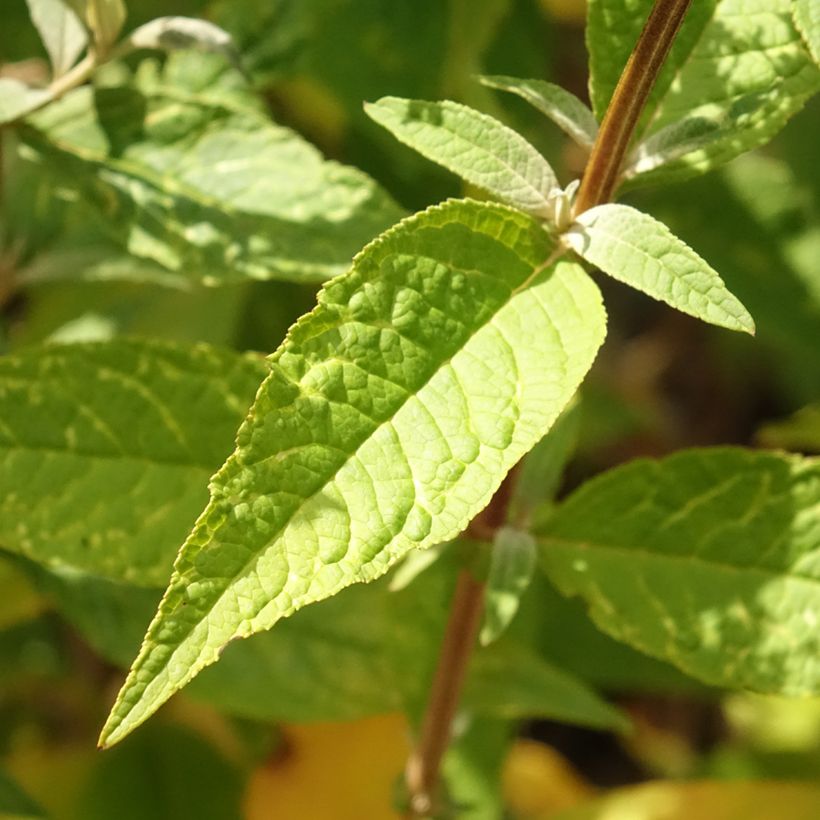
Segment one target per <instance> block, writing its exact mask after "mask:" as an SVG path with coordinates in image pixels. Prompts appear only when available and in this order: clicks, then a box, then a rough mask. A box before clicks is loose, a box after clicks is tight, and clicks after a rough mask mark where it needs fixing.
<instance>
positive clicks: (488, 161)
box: [365, 97, 556, 217]
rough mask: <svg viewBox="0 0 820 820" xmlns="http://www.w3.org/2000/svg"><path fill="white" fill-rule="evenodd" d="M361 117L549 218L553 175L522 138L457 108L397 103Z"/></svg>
mask: <svg viewBox="0 0 820 820" xmlns="http://www.w3.org/2000/svg"><path fill="white" fill-rule="evenodd" d="M365 111H367V113H368V114H369V115H370V117H371V118H372V119H374V120H375V121H376V122H377V123H379V125H383V126H384V127H385V128H387V129H388V130H390V131H391V132H392V133H393V134H395V135H396V136H397V137H398V138H399V139H400V140H401V141H402V142H404V143H405V144H407V145H409V146H411V147H412V148H415V149H416V150H417V151H419V153H421V154H423V155H424V156H425V157H427V158H428V159H432V160H433V161H434V162H437V163H439V165H443V166H444V167H445V168H448V169H449V170H451V171H453V173H456V174H458V175H459V176H460V177H463V178H464V179H465V180H467V182H470V183H472V184H473V185H476V186H478V187H479V188H482V189H483V190H485V191H487V192H488V193H490V194H492V195H493V196H495V197H497V198H498V199H500V200H501V201H502V202H506V203H507V204H508V205H512V206H513V207H516V208H520V209H521V210H522V211H527V212H528V213H532V214H535V215H536V216H541V217H544V216H546V215H547V214H548V213H549V210H550V208H549V203H548V199H547V198H548V195H549V193H550V191H552V189H553V188H555V186H556V180H555V173H554V172H553V170H552V168H550V166H549V163H548V162H547V161H546V160H545V159H544V158H543V157H542V156H541V155H540V154H539V153H538V152H537V151H536V150H535V148H533V147H532V146H531V145H530V144H529V143H528V142H527V141H526V140H525V139H524V138H523V137H521V136H520V135H519V134H517V133H516V132H515V131H513V130H511V129H510V128H507V126H506V125H502V123H500V122H498V121H497V120H494V119H493V118H492V117H488V116H487V115H486V114H481V113H479V112H478V111H474V110H473V109H472V108H468V107H467V106H465V105H459V104H458V103H453V102H441V103H435V102H424V101H423V100H402V99H398V98H396V97H385V98H384V99H381V100H379V101H378V102H375V103H372V104H369V105H367V106H366V107H365Z"/></svg>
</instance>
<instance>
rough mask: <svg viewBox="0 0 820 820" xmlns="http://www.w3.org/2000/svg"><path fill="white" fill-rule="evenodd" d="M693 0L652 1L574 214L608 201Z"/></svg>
mask: <svg viewBox="0 0 820 820" xmlns="http://www.w3.org/2000/svg"><path fill="white" fill-rule="evenodd" d="M691 2H692V0H655V5H654V6H653V8H652V11H651V12H650V14H649V17H648V18H647V21H646V24H645V25H644V27H643V31H642V32H641V36H640V37H639V38H638V42H637V44H636V45H635V48H634V49H633V51H632V54H631V55H630V57H629V60H628V61H627V63H626V66H625V67H624V70H623V73H622V74H621V78H620V79H619V80H618V85H617V86H616V87H615V92H614V93H613V95H612V99H611V100H610V101H609V105H608V106H607V109H606V114H604V121H603V122H602V123H601V128H600V130H599V131H598V138H597V139H596V140H595V145H593V147H592V153H591V154H590V157H589V161H588V162H587V166H586V170H585V171H584V178H583V180H582V182H581V187H580V189H579V190H578V197H577V198H576V200H575V215H576V216H577V215H578V214H580V213H583V212H584V211H586V210H588V209H589V208H592V207H594V206H595V205H600V204H602V203H604V202H609V200H610V199H612V195H613V194H614V193H615V187H616V185H617V183H618V175H619V173H620V170H621V165H622V164H623V160H624V155H625V154H626V149H627V148H628V147H629V142H630V140H631V139H632V134H633V132H634V131H635V126H636V125H637V123H638V118H639V117H640V115H641V112H642V111H643V109H644V106H645V105H646V101H647V99H649V94H650V92H651V91H652V87H653V86H654V84H655V80H656V79H657V77H658V73H659V72H660V69H661V66H662V65H663V62H664V60H665V59H666V57H667V55H668V54H669V50H670V49H671V48H672V43H673V42H674V40H675V35H676V34H677V33H678V30H679V29H680V26H681V23H682V22H683V18H684V16H685V15H686V12H687V10H688V9H689V6H690V4H691Z"/></svg>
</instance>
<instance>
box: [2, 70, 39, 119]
mask: <svg viewBox="0 0 820 820" xmlns="http://www.w3.org/2000/svg"><path fill="white" fill-rule="evenodd" d="M49 99H51V93H50V92H49V91H48V90H47V89H44V88H30V87H29V86H27V85H25V83H21V82H20V81H19V80H13V79H11V77H0V125H2V124H3V123H4V122H12V121H13V120H18V119H20V118H21V117H24V116H25V115H26V114H28V113H30V112H31V111H34V110H35V109H36V108H39V107H40V106H41V105H42V104H43V103H44V102H48V100H49Z"/></svg>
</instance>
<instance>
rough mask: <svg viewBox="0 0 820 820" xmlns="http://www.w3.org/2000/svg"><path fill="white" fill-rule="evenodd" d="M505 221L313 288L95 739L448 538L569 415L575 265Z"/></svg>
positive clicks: (461, 223) (473, 223) (590, 305)
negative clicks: (236, 644) (242, 648)
mask: <svg viewBox="0 0 820 820" xmlns="http://www.w3.org/2000/svg"><path fill="white" fill-rule="evenodd" d="M554 250H555V246H554V244H553V240H552V239H551V238H550V237H549V236H548V234H547V233H546V232H545V231H544V230H543V229H542V228H541V227H540V226H539V225H538V224H537V223H536V222H535V221H534V220H533V219H532V218H530V217H528V216H526V215H525V214H522V213H519V212H516V211H512V210H510V209H508V208H505V207H503V206H497V205H490V204H480V203H476V202H470V201H455V202H450V203H447V204H445V205H443V206H441V207H437V208H432V209H430V210H428V211H426V212H423V213H421V214H418V215H416V216H414V217H411V218H409V219H407V220H405V221H404V222H402V223H401V224H400V225H399V226H397V227H396V228H395V229H393V230H391V231H388V232H387V233H386V234H384V235H383V236H382V237H380V238H379V239H378V240H376V241H375V242H373V243H372V244H371V245H369V246H368V247H367V248H366V249H365V250H364V251H363V252H362V253H361V254H360V255H359V256H358V257H357V258H356V260H355V263H354V267H353V269H352V271H351V272H350V273H349V274H347V275H345V276H343V277H340V278H338V279H337V280H334V281H333V282H331V283H329V284H328V285H327V286H326V287H325V288H324V289H323V291H322V292H321V295H320V299H319V304H318V306H317V307H316V309H315V310H314V311H313V312H312V313H311V314H309V315H307V316H306V317H304V318H303V319H302V320H300V321H299V322H298V323H297V324H296V325H295V326H294V327H293V328H292V329H291V331H290V333H289V334H288V337H287V338H286V340H285V342H284V343H283V344H282V346H281V347H280V349H279V350H278V351H277V352H276V353H275V354H274V355H273V357H272V358H271V364H272V371H271V375H270V376H269V377H268V378H267V379H266V381H265V382H264V384H263V386H262V388H261V389H260V391H259V394H258V396H257V400H256V402H255V404H254V406H253V408H252V409H251V412H250V415H249V417H248V419H247V421H246V422H245V424H244V425H243V426H242V428H241V429H240V431H239V434H238V438H237V450H236V451H235V453H234V454H233V455H232V456H231V457H230V458H229V460H228V461H227V462H226V464H225V465H224V467H223V468H222V469H221V470H220V471H219V473H217V475H216V476H215V477H214V479H213V480H212V483H211V501H210V503H209V505H208V507H207V508H206V510H205V511H204V513H203V514H202V515H201V517H200V519H199V521H198V523H197V525H196V527H195V528H194V531H193V533H192V534H191V536H190V537H189V539H188V540H187V542H186V543H185V545H184V546H183V548H182V550H181V552H180V555H179V557H178V559H177V563H176V566H175V570H174V575H173V577H172V579H171V582H170V586H169V588H168V590H167V592H166V594H165V597H164V599H163V601H162V603H161V605H160V609H159V612H158V614H157V616H156V618H155V620H154V623H153V624H152V626H151V627H150V628H149V631H148V634H147V637H146V640H145V642H144V644H143V647H142V650H141V652H140V655H139V657H138V658H137V660H136V662H135V664H134V666H133V668H132V671H131V673H130V675H129V677H128V680H127V681H126V683H125V686H124V688H123V691H122V692H121V694H120V697H119V699H118V701H117V703H116V705H115V707H114V709H113V711H112V714H111V716H110V718H109V722H108V724H107V725H106V727H105V728H104V730H103V734H102V738H101V742H103V743H104V744H111V743H114V742H116V741H117V740H119V739H120V738H122V737H123V736H124V735H125V734H127V733H128V732H129V731H130V730H131V729H133V728H134V727H135V726H136V725H138V724H139V723H141V722H142V721H143V720H145V719H146V718H147V717H148V716H149V715H150V714H151V713H152V712H153V711H155V710H156V709H157V708H158V707H159V706H160V705H161V704H162V703H163V702H164V701H165V700H167V698H168V697H170V695H171V694H173V693H174V692H175V691H177V690H178V689H180V688H181V687H182V686H184V685H185V684H186V683H187V682H188V681H189V680H191V678H193V677H194V676H195V675H196V674H197V673H198V672H199V671H200V670H201V669H202V668H204V667H205V666H207V665H209V664H211V663H213V662H214V661H216V660H217V658H218V657H219V653H220V651H221V649H222V647H223V646H224V645H225V644H226V643H227V642H228V641H230V640H231V639H233V638H236V637H246V636H248V635H251V634H253V633H254V632H259V631H261V630H264V629H268V628H270V627H271V626H272V625H273V624H274V623H275V622H276V621H277V620H279V619H280V618H282V617H285V616H287V615H289V614H291V613H292V612H294V611H295V610H296V609H298V608H300V607H302V606H304V605H306V604H309V603H311V602H313V601H318V600H321V599H323V598H327V597H330V596H331V595H333V594H335V593H336V592H337V591H339V590H340V589H342V588H343V587H345V586H348V585H349V584H351V583H355V582H359V581H368V580H372V579H374V578H376V577H378V576H379V575H382V574H383V573H384V572H385V571H386V570H387V569H388V568H389V567H390V566H391V565H392V564H393V563H394V562H395V561H396V560H397V559H398V558H400V557H401V556H402V555H404V554H405V553H406V552H407V551H408V550H410V549H413V548H425V547H430V546H433V545H435V544H438V543H440V542H443V541H447V540H450V539H452V538H453V537H454V536H455V535H457V534H458V533H459V532H460V531H461V530H462V529H463V528H464V527H465V526H466V525H467V523H468V522H469V521H470V520H471V519H472V518H473V517H474V516H475V514H476V513H477V512H479V511H480V510H481V508H482V507H483V506H484V505H485V504H486V503H487V502H488V501H489V499H490V498H491V496H492V494H493V492H494V491H495V489H496V488H497V486H498V485H499V483H500V482H501V480H502V479H503V476H504V474H505V473H506V471H507V470H508V469H510V467H512V465H513V464H514V463H515V462H516V461H517V460H518V459H519V458H520V457H521V456H522V455H523V454H524V453H525V452H526V451H527V450H528V449H530V448H531V447H532V446H533V445H534V444H535V443H536V442H537V441H538V439H539V438H541V436H543V435H544V433H545V432H546V430H547V429H548V428H549V427H550V425H551V424H552V422H553V421H554V419H555V417H556V416H557V415H558V413H560V411H561V409H562V408H563V407H564V406H565V405H566V403H567V402H568V401H569V400H570V398H571V396H572V394H573V392H574V391H575V389H576V388H577V386H578V384H579V382H580V381H581V379H582V378H583V376H584V374H585V373H586V372H587V370H588V369H589V367H590V365H591V363H592V360H593V358H594V356H595V352H596V351H597V349H598V347H599V345H600V344H601V342H602V339H603V336H604V328H605V314H604V312H603V307H602V304H601V300H600V294H599V292H598V290H597V288H596V287H595V285H594V284H593V283H592V281H591V280H590V279H589V277H588V276H587V275H586V274H585V273H584V272H583V270H582V269H581V268H580V267H579V266H578V265H576V264H574V263H571V262H567V261H558V262H557V263H553V264H551V265H550V266H548V267H547V266H545V262H546V261H547V260H548V258H549V257H550V255H551V253H552V252H553V251H554Z"/></svg>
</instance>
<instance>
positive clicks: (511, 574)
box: [479, 527, 536, 646]
mask: <svg viewBox="0 0 820 820" xmlns="http://www.w3.org/2000/svg"><path fill="white" fill-rule="evenodd" d="M535 558H536V551H535V539H534V538H533V537H532V536H531V535H530V534H529V533H528V532H522V531H521V530H517V529H515V528H513V527H501V529H499V530H498V531H497V532H496V534H495V538H494V539H493V545H492V552H491V556H490V571H489V574H488V576H487V593H486V597H485V604H484V623H483V624H482V626H481V633H480V636H479V640H480V642H481V645H482V646H487V645H488V644H491V643H493V641H495V640H497V639H498V638H499V637H500V636H501V635H502V634H503V632H504V630H505V629H506V628H507V627H508V626H509V624H510V621H512V619H513V618H514V617H515V614H516V612H518V604H519V602H520V600H521V596H522V595H523V594H524V593H525V592H526V591H527V587H528V586H529V585H530V580H531V579H532V574H533V571H534V570H535Z"/></svg>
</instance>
